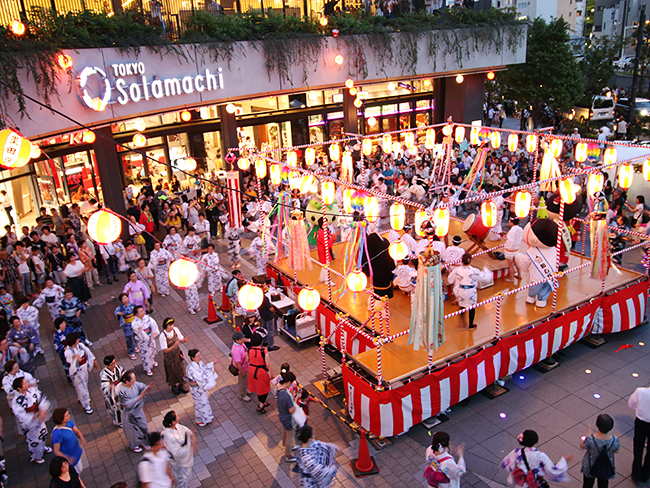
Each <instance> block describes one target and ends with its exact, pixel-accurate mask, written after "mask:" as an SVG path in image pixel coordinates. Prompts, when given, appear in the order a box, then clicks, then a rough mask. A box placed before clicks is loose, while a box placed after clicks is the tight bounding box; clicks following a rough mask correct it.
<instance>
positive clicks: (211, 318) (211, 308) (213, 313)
mask: <svg viewBox="0 0 650 488" xmlns="http://www.w3.org/2000/svg"><path fill="white" fill-rule="evenodd" d="M203 320H204V321H205V322H206V323H208V324H214V323H216V322H219V321H220V320H221V319H220V318H219V316H218V315H217V309H216V307H215V305H214V302H213V301H212V295H211V294H210V295H208V317H207V318H205V319H203Z"/></svg>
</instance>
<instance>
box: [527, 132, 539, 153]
mask: <svg viewBox="0 0 650 488" xmlns="http://www.w3.org/2000/svg"><path fill="white" fill-rule="evenodd" d="M536 149H537V136H536V135H535V134H528V135H527V136H526V151H528V152H529V153H533V152H535V150H536Z"/></svg>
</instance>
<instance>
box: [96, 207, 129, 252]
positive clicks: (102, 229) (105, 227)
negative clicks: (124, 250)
mask: <svg viewBox="0 0 650 488" xmlns="http://www.w3.org/2000/svg"><path fill="white" fill-rule="evenodd" d="M121 233H122V220H121V219H120V218H119V217H118V216H117V215H115V214H113V213H111V212H107V211H106V210H98V211H97V212H95V213H93V214H92V215H91V216H90V218H89V219H88V235H89V236H90V238H91V239H92V240H93V241H95V242H97V243H98V244H108V243H109V242H115V241H116V240H117V239H118V238H119V237H120V234H121Z"/></svg>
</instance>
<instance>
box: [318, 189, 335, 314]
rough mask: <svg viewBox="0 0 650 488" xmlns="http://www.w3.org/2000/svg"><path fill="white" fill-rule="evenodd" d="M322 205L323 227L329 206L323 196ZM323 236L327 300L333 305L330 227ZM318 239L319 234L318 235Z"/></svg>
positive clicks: (325, 223) (324, 231) (324, 230)
mask: <svg viewBox="0 0 650 488" xmlns="http://www.w3.org/2000/svg"><path fill="white" fill-rule="evenodd" d="M321 203H322V206H323V225H327V224H328V222H327V213H326V212H327V206H326V205H325V199H324V198H322V196H321ZM323 236H324V238H325V264H326V265H327V298H328V300H329V302H330V303H332V274H331V273H330V262H331V257H332V255H331V253H330V231H329V227H327V228H326V229H325V228H324V229H323ZM316 237H317V238H318V234H316Z"/></svg>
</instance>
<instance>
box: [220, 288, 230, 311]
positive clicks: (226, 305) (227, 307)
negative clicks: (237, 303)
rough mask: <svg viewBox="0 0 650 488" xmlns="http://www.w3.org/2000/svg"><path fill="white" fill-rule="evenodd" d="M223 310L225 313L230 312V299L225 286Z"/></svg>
mask: <svg viewBox="0 0 650 488" xmlns="http://www.w3.org/2000/svg"><path fill="white" fill-rule="evenodd" d="M221 310H222V311H223V312H229V311H230V299H229V298H228V295H226V287H225V285H224V286H222V287H221Z"/></svg>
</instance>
